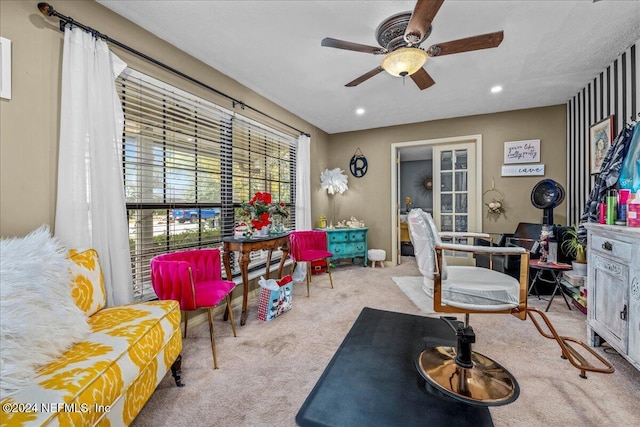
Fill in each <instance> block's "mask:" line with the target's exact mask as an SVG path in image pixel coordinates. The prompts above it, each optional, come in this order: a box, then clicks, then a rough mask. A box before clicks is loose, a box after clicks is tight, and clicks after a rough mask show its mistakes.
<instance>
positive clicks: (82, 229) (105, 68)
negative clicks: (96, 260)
mask: <svg viewBox="0 0 640 427" xmlns="http://www.w3.org/2000/svg"><path fill="white" fill-rule="evenodd" d="M125 68H126V64H125V63H124V62H122V61H121V60H120V59H119V58H118V57H117V56H115V55H113V54H112V53H111V52H110V51H109V48H108V46H107V44H106V42H105V41H104V40H100V39H96V38H95V37H93V35H91V34H90V33H87V32H85V31H84V30H82V29H80V28H73V29H69V28H67V29H66V31H65V35H64V52H63V57H62V100H61V105H60V144H59V153H58V199H57V202H56V222H55V234H56V237H58V238H59V239H60V240H61V241H62V242H64V243H65V244H66V245H67V247H70V248H77V249H80V250H83V249H87V248H94V249H96V250H97V251H98V255H99V257H100V264H101V266H102V269H103V272H104V284H105V288H106V292H107V305H109V306H113V305H120V304H126V303H130V302H132V301H133V284H132V277H131V259H130V254H129V235H128V223H127V213H126V205H125V198H124V186H123V184H122V166H121V165H122V162H121V160H120V158H121V146H122V143H121V140H120V138H121V135H122V130H123V123H124V116H123V113H122V106H121V104H120V100H119V98H118V96H117V93H116V87H115V83H114V79H115V78H116V77H117V76H118V74H120V72H122V71H123V70H124V69H125Z"/></svg>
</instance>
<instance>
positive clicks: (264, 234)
mask: <svg viewBox="0 0 640 427" xmlns="http://www.w3.org/2000/svg"><path fill="white" fill-rule="evenodd" d="M270 228H271V224H269V225H263V226H262V228H261V229H260V230H258V229H255V230H254V231H253V235H254V236H256V237H268V236H269V229H270Z"/></svg>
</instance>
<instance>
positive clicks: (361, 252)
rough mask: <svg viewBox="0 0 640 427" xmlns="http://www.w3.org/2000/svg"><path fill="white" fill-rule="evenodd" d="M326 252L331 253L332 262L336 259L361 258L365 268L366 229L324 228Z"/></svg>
mask: <svg viewBox="0 0 640 427" xmlns="http://www.w3.org/2000/svg"><path fill="white" fill-rule="evenodd" d="M324 231H326V232H327V246H328V247H327V250H328V251H329V252H331V253H333V257H332V258H331V260H332V261H334V260H338V259H348V258H351V259H352V260H353V258H362V259H363V265H364V266H365V267H366V266H367V261H368V260H367V232H368V231H369V229H368V228H326V229H324Z"/></svg>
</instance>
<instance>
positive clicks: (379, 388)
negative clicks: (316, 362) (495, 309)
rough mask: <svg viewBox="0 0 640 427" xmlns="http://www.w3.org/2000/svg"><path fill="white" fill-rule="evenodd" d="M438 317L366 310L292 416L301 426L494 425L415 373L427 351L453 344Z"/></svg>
mask: <svg viewBox="0 0 640 427" xmlns="http://www.w3.org/2000/svg"><path fill="white" fill-rule="evenodd" d="M455 344H456V340H455V334H454V332H453V330H452V329H451V328H450V327H449V326H447V324H446V323H445V322H444V321H442V320H440V319H437V318H428V317H423V316H414V315H409V314H402V313H393V312H390V311H382V310H375V309H372V308H364V309H363V310H362V312H361V313H360V316H359V317H358V319H357V320H356V322H355V324H354V325H353V327H352V328H351V330H350V331H349V333H348V334H347V336H346V338H345V339H344V341H343V342H342V344H341V345H340V348H338V351H337V352H336V354H335V355H334V356H333V358H332V359H331V362H329V365H328V366H327V368H326V369H325V371H324V373H323V374H322V376H321V377H320V379H319V380H318V382H317V384H316V385H315V387H314V388H313V390H312V391H311V393H310V394H309V396H308V397H307V400H306V401H305V402H304V404H303V405H302V407H301V408H300V411H298V414H297V415H296V422H297V423H298V425H300V426H303V427H319V426H341V427H342V426H345V427H347V426H385V427H389V426H402V427H408V426H446V427H450V426H493V421H492V420H491V414H490V413H489V410H488V409H487V408H486V407H479V406H470V405H465V404H463V403H458V402H454V401H451V400H449V399H447V398H441V397H438V396H435V395H432V394H430V393H428V392H427V391H426V390H425V388H424V380H423V379H422V377H421V376H420V374H419V373H418V371H417V370H416V358H417V357H418V355H419V354H420V352H421V351H422V350H424V349H425V348H426V347H432V346H437V345H448V346H450V345H455Z"/></svg>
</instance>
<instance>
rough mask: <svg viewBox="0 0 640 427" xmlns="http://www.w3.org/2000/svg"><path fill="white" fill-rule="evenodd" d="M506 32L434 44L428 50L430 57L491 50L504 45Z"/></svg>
mask: <svg viewBox="0 0 640 427" xmlns="http://www.w3.org/2000/svg"><path fill="white" fill-rule="evenodd" d="M503 38H504V32H502V31H498V32H495V33H489V34H482V35H480V36H473V37H467V38H464V39H458V40H452V41H450V42H445V43H439V44H434V45H433V46H430V47H429V49H427V54H428V55H429V56H442V55H451V54H452V53H460V52H469V51H472V50H480V49H489V48H492V47H498V46H499V45H500V43H502V39H503Z"/></svg>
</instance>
